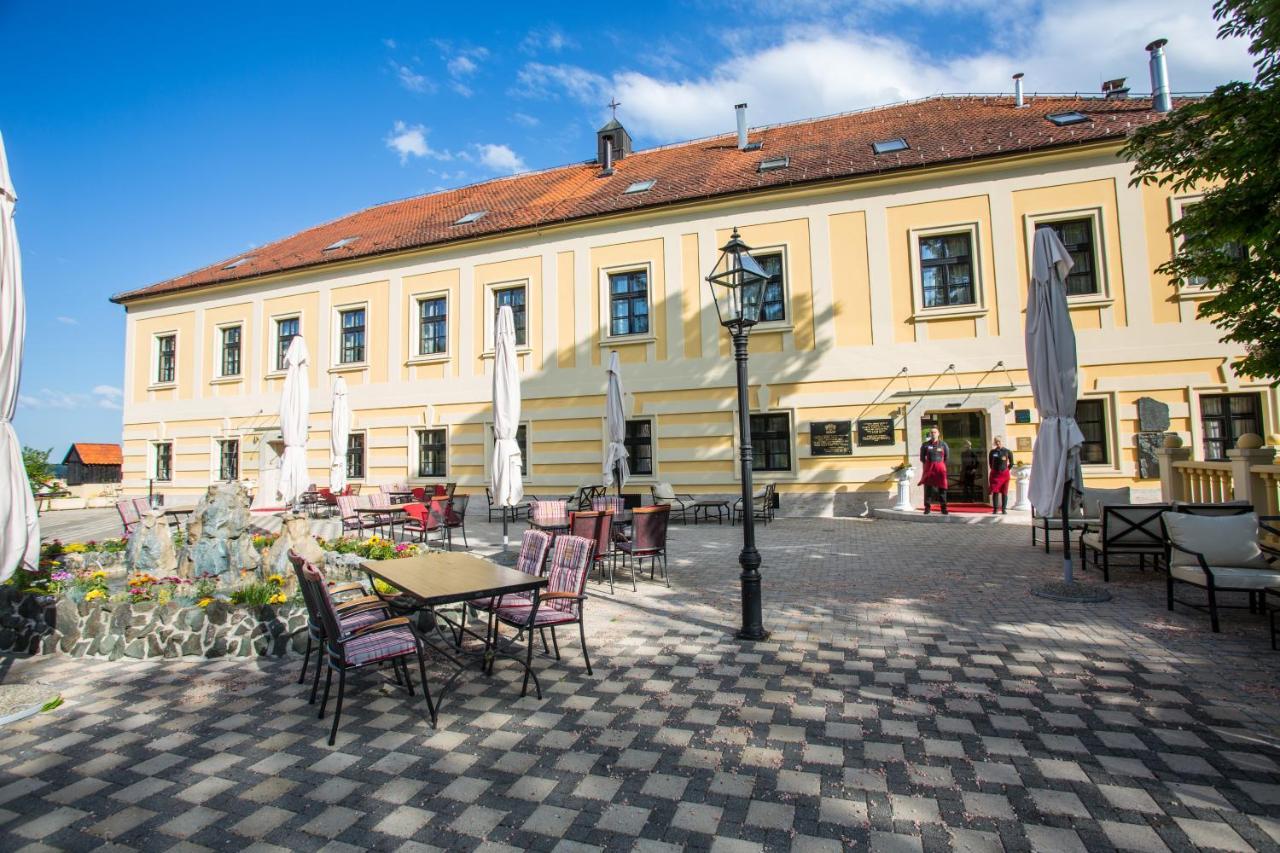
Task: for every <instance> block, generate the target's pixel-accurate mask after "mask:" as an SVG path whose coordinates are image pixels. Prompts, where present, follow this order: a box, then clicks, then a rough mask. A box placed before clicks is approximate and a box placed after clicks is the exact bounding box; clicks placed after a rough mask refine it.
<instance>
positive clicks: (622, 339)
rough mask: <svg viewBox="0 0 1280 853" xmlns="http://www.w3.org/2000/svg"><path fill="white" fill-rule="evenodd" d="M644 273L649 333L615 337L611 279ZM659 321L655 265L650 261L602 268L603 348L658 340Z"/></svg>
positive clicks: (601, 330)
mask: <svg viewBox="0 0 1280 853" xmlns="http://www.w3.org/2000/svg"><path fill="white" fill-rule="evenodd" d="M633 272H644V276H645V292H644V299H645V303H646V306H647V309H648V311H649V331H647V332H638V333H635V334H628V335H614V334H612V333H611V329H612V326H613V324H612V322H611V320H612V318H613V300H612V298H611V294H610V292H609V291H610V288H609V277H610V276H615V275H623V274H626V273H633ZM656 325H657V320H656V318H655V315H654V313H653V264H652V263H650V262H649V261H645V262H643V263H636V264H618V265H617V266H612V267H601V268H600V343H601V346H610V345H613V344H620V343H627V344H641V343H651V342H653V341H656V340H657V339H658V337H657V335H656V334H655V332H654V327H655V326H656Z"/></svg>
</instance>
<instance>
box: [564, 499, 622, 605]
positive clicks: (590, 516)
mask: <svg viewBox="0 0 1280 853" xmlns="http://www.w3.org/2000/svg"><path fill="white" fill-rule="evenodd" d="M569 533H570V534H572V535H573V536H581V537H582V538H584V539H590V540H591V541H592V542H594V543H595V548H594V549H593V550H592V552H591V564H592V566H599V567H600V574H601V575H605V574H606V573H607V575H608V580H609V594H610V595H612V594H613V568H612V560H613V541H612V540H613V513H612V512H571V513H569ZM606 560H608V561H610V566H609V568H608V569H607V572H606V568H605V561H606Z"/></svg>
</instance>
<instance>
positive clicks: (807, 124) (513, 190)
mask: <svg viewBox="0 0 1280 853" xmlns="http://www.w3.org/2000/svg"><path fill="white" fill-rule="evenodd" d="M1073 110H1074V111H1079V112H1081V113H1083V114H1084V115H1086V116H1088V118H1089V120H1088V121H1086V122H1082V123H1079V124H1073V125H1068V126H1062V127H1060V126H1058V125H1056V124H1054V123H1053V122H1050V121H1048V120H1047V119H1046V118H1045V116H1046V115H1049V114H1055V113H1061V112H1068V111H1073ZM1159 117H1160V116H1159V113H1156V112H1154V111H1153V110H1152V109H1151V102H1150V99H1148V98H1132V99H1128V100H1110V101H1108V100H1104V99H1102V98H1097V97H1092V98H1082V97H1076V96H1071V97H1043V96H1035V97H1032V98H1030V99H1029V105H1028V106H1027V107H1026V108H1024V109H1016V108H1015V107H1014V105H1013V99H1012V98H1009V97H979V96H964V97H948V96H940V97H934V98H928V99H925V100H922V101H913V102H908V103H902V104H894V105H891V106H886V107H878V108H875V109H870V110H864V111H861V112H856V113H848V114H845V115H838V116H832V117H829V118H820V119H812V120H807V121H801V122H794V123H791V124H784V125H774V126H772V127H766V128H761V129H757V130H753V131H752V132H751V141H752V142H762V143H763V146H762V148H761V149H760V150H758V151H749V152H744V151H738V150H737V148H736V147H735V142H736V139H735V136H734V134H732V133H728V134H724V135H721V136H715V137H711V138H708V139H702V140H697V141H694V142H685V143H680V144H676V145H669V146H665V147H662V148H652V149H649V150H645V151H638V152H636V153H634V154H632V155H631V156H629V157H627V158H625V159H623V160H620V161H618V162H617V163H616V164H615V169H614V174H613V175H612V176H611V177H608V178H601V177H599V173H600V167H599V165H598V164H596V163H594V162H583V163H575V164H572V165H569V166H562V167H558V168H554V169H547V170H545V171H541V172H530V173H526V174H522V175H515V176H513V177H511V178H503V179H498V180H493V181H487V182H485V183H481V184H475V185H472V186H467V187H460V188H458V189H454V190H445V191H442V192H436V193H431V194H429V195H423V196H417V197H415V198H409V199H404V200H403V201H395V202H389V203H387V204H380V205H377V206H375V207H370V208H368V209H366V210H362V211H360V212H358V213H353V214H351V215H350V216H345V217H342V218H340V219H336V220H334V221H332V222H329V223H326V224H324V225H320V226H317V227H315V228H311V229H309V230H306V231H302V232H300V233H298V234H295V235H293V236H292V237H286V238H285V239H283V240H278V241H276V242H274V243H270V244H267V245H265V246H262V247H260V248H258V249H254V250H253V251H252V252H249V253H247V255H238V256H236V257H233V258H228V259H226V260H224V261H219V262H218V263H216V264H212V265H211V266H207V267H205V268H203V269H200V270H196V271H195V272H191V273H187V274H186V275H182V276H178V277H177V278H172V279H169V280H168V281H162V282H159V283H158V284H153V285H151V286H149V287H144V288H141V289H138V290H131V291H128V292H125V293H121V294H118V295H116V296H114V297H112V299H113V301H116V302H125V301H128V300H130V299H136V298H138V297H142V296H151V295H156V294H165V293H175V292H178V291H183V290H188V289H191V288H198V287H202V286H205V285H210V284H215V283H220V282H228V281H237V280H243V279H251V278H255V277H257V276H262V275H267V274H270V273H277V272H282V271H285V270H295V269H302V268H306V267H314V266H319V265H322V264H325V263H330V262H333V261H339V260H348V259H351V258H364V257H373V256H376V255H381V254H387V253H391V252H398V251H403V250H407V249H415V248H421V247H426V246H438V245H444V244H447V243H451V242H457V241H462V240H468V239H473V238H476V237H482V236H487V235H493V234H499V233H502V232H505V231H514V230H518V229H523V228H530V227H535V226H545V225H549V224H552V223H562V222H569V221H573V220H578V219H586V218H590V217H593V216H600V215H604V214H612V213H619V212H624V211H629V210H642V209H648V208H655V207H661V206H664V205H670V204H675V203H678V202H687V201H692V200H697V199H706V198H712V197H716V196H726V195H732V194H736V193H745V192H751V191H752V190H760V189H766V188H771V187H782V186H790V185H796V184H806V183H815V182H820V181H830V180H836V179H841V178H850V177H857V176H870V175H875V174H881V173H886V172H894V171H900V170H906V169H911V168H918V167H921V166H930V165H937V164H943V163H957V162H963V161H967V160H976V159H981V158H989V157H995V156H1001V155H1008V154H1017V153H1021V152H1026V151H1034V150H1041V149H1050V148H1060V147H1063V146H1070V145H1078V144H1082V143H1088V142H1097V141H1102V140H1119V139H1122V138H1123V137H1125V136H1126V135H1128V134H1129V133H1131V132H1132V131H1133V130H1134V129H1135V128H1137V127H1139V126H1141V125H1144V124H1147V123H1149V122H1152V121H1155V120H1157V119H1158V118H1159ZM726 123H727V122H726ZM894 137H904V138H905V139H906V140H907V143H908V145H909V146H910V148H909V149H908V150H905V151H900V152H897V153H892V154H880V155H877V154H875V153H873V151H872V149H871V144H872V143H873V142H875V141H878V140H884V139H892V138H894ZM780 156H786V157H788V158H789V160H790V162H789V165H788V166H787V167H786V168H783V169H778V170H775V171H768V172H764V173H761V172H758V171H757V167H758V165H759V164H760V161H762V160H765V159H768V158H771V157H780ZM649 179H656V184H655V185H654V186H653V188H652V189H650V190H649V191H648V192H642V193H634V194H624V192H623V191H624V190H625V189H626V188H627V186H629V185H630V184H632V183H634V182H636V181H642V180H649ZM476 211H487V213H486V214H485V216H483V217H482V218H480V219H479V220H478V221H476V222H473V223H469V224H464V225H455V224H454V223H455V222H456V221H457V220H458V219H459V218H461V217H462V216H464V215H466V214H468V213H473V212H476ZM346 238H354V239H353V240H352V241H351V242H349V243H348V244H346V245H344V246H342V247H340V248H336V249H331V250H329V251H325V249H326V248H327V247H329V246H331V245H333V244H334V243H336V242H338V241H340V240H343V239H346ZM241 258H247V260H245V261H244V262H243V263H240V264H237V265H235V266H233V267H232V268H230V269H228V268H227V267H228V266H229V265H231V264H233V263H234V262H235V261H237V260H240V259H241Z"/></svg>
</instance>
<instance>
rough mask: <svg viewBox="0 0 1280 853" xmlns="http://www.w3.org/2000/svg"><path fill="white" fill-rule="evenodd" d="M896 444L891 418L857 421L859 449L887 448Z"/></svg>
mask: <svg viewBox="0 0 1280 853" xmlns="http://www.w3.org/2000/svg"><path fill="white" fill-rule="evenodd" d="M897 442H898V439H897V438H896V436H895V435H894V432H893V418H863V419H860V420H859V421H858V446H859V447H887V446H892V445H894V444H897Z"/></svg>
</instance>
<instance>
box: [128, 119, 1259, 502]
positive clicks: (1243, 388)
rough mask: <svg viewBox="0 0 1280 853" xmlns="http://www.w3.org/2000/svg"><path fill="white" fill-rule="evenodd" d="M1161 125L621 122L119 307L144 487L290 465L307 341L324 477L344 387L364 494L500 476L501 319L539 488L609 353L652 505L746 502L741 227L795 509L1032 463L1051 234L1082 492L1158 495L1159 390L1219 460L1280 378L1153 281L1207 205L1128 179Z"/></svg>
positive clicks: (557, 461) (135, 463)
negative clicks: (990, 455) (296, 344)
mask: <svg viewBox="0 0 1280 853" xmlns="http://www.w3.org/2000/svg"><path fill="white" fill-rule="evenodd" d="M1159 118H1160V113H1158V112H1155V111H1154V110H1153V109H1152V105H1151V102H1150V101H1149V100H1148V99H1125V98H1045V97H1034V98H1030V99H1028V101H1027V103H1026V105H1025V106H1022V107H1019V106H1017V105H1016V104H1015V103H1014V100H1013V99H1012V98H999V97H988V98H979V97H963V98H953V97H939V98H931V99H927V100H924V101H917V102H911V103H905V104H897V105H893V106H888V107H884V108H880V109H873V110H867V111H863V112H858V113H852V114H847V115H841V116H835V117H830V118H823V119H816V120H812V121H804V122H798V123H794V124H788V125H779V126H774V127H767V128H759V129H754V130H751V131H750V132H749V133H747V134H745V135H738V136H735V135H734V134H732V133H730V134H726V135H723V136H718V137H712V138H710V139H703V140H698V141H694V142H689V143H684V144H679V145H672V146H667V147H663V148H657V149H652V150H647V151H635V152H633V151H632V150H631V143H630V139H629V137H628V136H627V134H626V131H625V130H624V129H623V128H622V126H621V125H618V124H617V123H616V122H611V123H610V124H609V125H606V126H605V127H604V128H602V129H601V131H600V132H599V134H598V137H597V147H596V150H595V152H594V157H593V158H592V159H591V160H589V161H586V162H582V163H578V164H574V165H570V166H565V167H562V168H557V169H551V170H547V171H543V172H535V173H529V174H524V175H517V176H515V177H512V178H508V179H501V180H495V181H490V182H486V183H483V184H478V185H475V186H471V187H464V188H462V189H458V190H450V191H446V192H440V193H433V194H430V195H426V196H421V197H417V198H412V199H407V200H405V201H400V202H394V203H391V204H385V205H380V206H377V207H372V208H369V209H367V210H364V211H361V212H359V213H356V214H353V215H351V216H349V217H346V218H343V219H340V220H337V221H334V222H331V223H328V224H326V225H323V226H320V227H318V228H315V229H312V230H309V231H304V232H302V233H300V234H297V235H294V236H293V237H290V238H287V239H285V240H282V241H279V242H276V243H272V244H269V245H266V246H263V247H261V248H259V249H255V250H254V251H252V252H251V253H249V254H247V255H243V256H238V257H234V258H230V259H227V260H225V261H221V262H219V263H217V264H213V265H211V266H209V267H206V268H204V269H201V270H198V271H196V272H193V273H190V274H188V275H184V276H181V277H179V278H176V279H172V280H170V281H166V282H161V283H159V284H155V285H152V286H149V287H145V288H142V289H138V290H134V291H131V292H128V293H123V294H120V295H117V296H116V297H114V300H115V301H116V302H119V303H120V304H122V305H124V307H125V310H126V328H127V337H126V351H125V402H124V481H125V487H126V489H128V490H131V491H134V492H137V491H141V490H145V489H146V488H147V486H148V481H156V482H155V488H156V489H157V490H160V491H163V492H166V493H170V494H175V495H195V494H196V493H198V492H201V491H203V490H204V489H205V488H206V487H207V486H208V485H209V484H210V483H211V482H214V481H217V480H219V479H226V478H231V477H239V478H242V479H249V480H252V479H255V478H256V477H257V476H258V472H259V471H260V470H262V468H264V467H265V466H269V465H271V464H273V463H274V461H275V459H274V457H275V451H274V450H273V449H272V445H271V443H270V442H271V438H272V437H273V433H275V431H276V429H277V417H276V410H277V408H278V405H279V403H278V401H279V395H280V389H281V382H282V372H281V370H280V366H281V355H282V353H283V351H284V348H285V347H286V346H287V344H288V341H289V340H290V338H291V336H292V335H295V334H301V335H303V336H304V338H305V339H306V341H307V343H308V346H309V348H310V351H311V354H312V360H311V365H310V370H311V381H312V384H313V389H312V395H311V399H312V406H313V408H314V411H313V412H312V417H311V437H310V444H309V458H310V465H311V470H312V474H313V477H314V479H315V481H316V482H317V483H318V484H321V485H324V484H326V483H327V469H328V466H329V463H330V459H329V436H328V420H329V415H328V412H329V406H330V388H331V385H332V381H333V379H334V378H335V377H337V376H344V377H345V378H346V380H347V382H348V384H349V386H350V394H349V400H350V404H351V408H352V411H353V422H352V433H351V441H350V446H349V453H348V465H349V471H350V474H351V476H352V477H353V479H354V480H355V481H357V482H364V483H369V484H377V483H385V482H392V481H400V480H405V479H408V480H409V481H410V482H412V483H434V482H443V481H456V482H457V483H458V484H459V488H460V489H462V490H463V491H467V492H479V491H480V490H481V489H482V488H483V486H484V485H485V484H486V483H487V482H488V480H489V477H488V472H487V465H488V458H489V456H490V451H491V441H492V438H491V435H490V419H491V412H490V404H489V400H490V381H491V380H490V371H491V369H492V355H493V352H492V349H493V319H494V316H495V313H496V308H497V306H499V305H503V304H507V305H511V306H513V308H514V309H515V313H516V319H517V326H518V329H519V335H520V343H521V345H522V350H521V356H520V359H521V367H522V370H523V393H524V411H523V417H524V426H523V428H522V430H521V441H522V442H523V446H524V449H525V452H526V478H527V482H526V490H527V491H530V492H533V493H542V494H559V493H567V492H568V491H570V490H571V489H572V488H573V487H574V486H576V485H579V484H588V483H595V482H599V480H600V478H601V471H600V468H601V456H602V451H603V445H604V436H603V411H604V406H603V401H604V390H605V372H604V365H605V363H606V362H607V359H608V351H610V350H617V351H618V352H619V354H620V355H621V358H622V361H623V363H624V382H625V384H626V386H627V390H628V391H629V392H630V394H631V395H632V397H633V399H632V400H631V401H630V406H631V408H632V412H631V420H630V421H629V423H628V446H629V449H630V452H631V457H632V470H633V479H632V481H631V485H630V487H629V489H628V491H636V492H647V490H648V486H649V485H650V484H652V483H654V482H658V481H664V482H670V483H672V484H674V485H675V486H676V488H677V489H678V490H680V491H691V492H720V493H725V492H732V491H736V490H737V489H738V483H737V477H738V475H737V467H738V466H737V464H736V461H735V460H736V456H735V453H736V441H737V439H736V436H735V428H734V424H735V407H736V397H735V388H734V375H733V361H732V358H731V357H730V356H729V343H728V338H727V335H726V334H725V332H724V330H723V329H721V328H720V327H719V325H718V323H717V319H716V313H715V308H714V305H713V303H712V300H711V296H710V293H709V289H708V286H707V284H706V283H705V281H704V277H705V276H706V275H707V273H709V272H710V271H711V269H712V267H713V265H714V263H715V261H716V258H717V254H718V249H719V247H720V246H721V245H722V244H723V243H724V242H725V240H726V238H727V237H728V234H729V232H730V230H731V229H732V228H733V227H735V226H736V227H738V228H739V229H740V231H741V233H742V236H743V237H744V239H745V240H746V241H747V242H748V243H749V244H750V245H751V246H752V247H753V250H754V252H755V254H756V256H757V257H758V258H759V259H761V261H762V263H763V264H764V265H765V267H766V269H767V271H768V272H769V273H770V274H771V276H772V277H773V278H772V280H771V284H770V292H769V296H768V298H767V304H766V314H767V318H768V319H767V321H766V322H763V323H761V324H760V325H759V326H758V327H757V328H756V329H755V330H754V331H753V332H752V335H751V383H752V394H751V400H752V411H751V415H752V417H751V423H752V429H753V439H752V443H753V445H754V446H755V449H756V472H755V476H756V478H757V482H775V483H776V484H777V489H778V491H779V492H780V493H781V500H782V507H783V511H784V512H785V511H804V512H815V513H822V512H831V511H833V510H834V511H835V512H836V513H838V514H840V513H848V512H860V511H862V510H863V508H864V501H865V502H868V503H870V504H871V505H873V506H874V505H876V504H880V503H883V502H885V501H886V500H887V499H888V497H889V496H890V492H891V491H892V485H893V476H892V470H893V468H894V466H895V465H897V464H898V463H900V462H901V461H902V460H903V455H904V452H910V454H911V456H912V457H914V453H915V448H916V447H917V446H918V444H919V441H920V436H921V432H922V428H927V426H929V425H932V424H937V425H939V426H940V427H941V429H942V431H943V434H944V436H945V437H947V438H948V439H949V441H950V442H951V445H952V448H953V455H954V456H955V457H956V464H957V472H956V473H957V489H958V490H959V489H962V487H963V484H962V483H961V480H962V474H961V472H960V471H959V469H958V466H959V457H960V456H961V453H960V452H959V451H961V450H962V449H963V447H964V443H965V442H966V441H967V442H969V443H971V444H972V446H973V447H974V448H976V449H977V451H978V452H979V453H978V455H979V458H980V460H981V463H982V465H985V458H986V455H985V452H983V450H984V448H986V447H989V446H990V440H991V438H992V437H994V436H1002V437H1004V438H1005V439H1006V442H1007V444H1008V445H1009V446H1010V447H1011V448H1012V449H1013V450H1014V453H1015V456H1016V457H1017V460H1018V461H1019V462H1031V461H1032V460H1031V458H1030V457H1031V454H1030V450H1029V441H1030V439H1031V438H1032V436H1033V435H1034V433H1035V429H1036V423H1037V420H1038V418H1037V414H1036V412H1035V410H1034V406H1033V404H1032V400H1031V395H1030V391H1029V388H1028V385H1027V375H1026V370H1025V357H1024V354H1023V317H1024V311H1025V305H1026V293H1027V286H1026V282H1027V269H1028V265H1029V261H1030V251H1031V236H1032V233H1033V230H1034V229H1035V228H1036V227H1037V226H1040V225H1050V226H1052V227H1054V228H1056V229H1058V231H1059V233H1060V235H1061V236H1062V237H1063V239H1064V242H1065V243H1067V245H1068V247H1069V248H1070V249H1071V251H1072V254H1073V256H1074V257H1075V260H1076V267H1075V270H1074V271H1073V275H1072V276H1071V280H1070V281H1069V283H1068V284H1069V290H1070V292H1071V295H1070V304H1071V308H1072V317H1073V320H1074V321H1075V325H1076V329H1077V333H1078V340H1079V352H1080V360H1081V367H1082V376H1081V384H1080V388H1081V398H1082V400H1081V405H1080V410H1079V412H1078V415H1079V420H1080V421H1081V424H1082V428H1083V429H1084V431H1085V433H1086V436H1087V438H1088V441H1087V443H1086V447H1085V455H1086V461H1087V463H1088V464H1087V465H1086V467H1085V472H1086V478H1087V480H1088V483H1087V485H1096V486H1116V485H1133V486H1135V487H1136V488H1137V489H1139V490H1148V489H1149V490H1151V491H1152V492H1154V491H1156V490H1157V489H1158V473H1157V472H1156V470H1155V469H1154V467H1152V468H1151V469H1150V470H1146V466H1145V464H1144V465H1140V464H1139V457H1140V454H1139V450H1138V447H1139V441H1140V435H1141V434H1142V433H1143V432H1150V431H1151V430H1152V429H1155V428H1157V427H1153V426H1152V424H1151V423H1146V424H1139V420H1138V414H1137V401H1138V399H1139V398H1143V397H1146V398H1151V399H1153V400H1156V401H1159V402H1162V403H1164V404H1167V406H1168V413H1169V417H1170V426H1169V427H1168V429H1169V430H1170V431H1175V432H1178V433H1180V434H1181V435H1182V436H1183V438H1184V439H1185V440H1186V441H1187V442H1188V443H1189V444H1190V445H1192V446H1194V447H1196V448H1197V449H1198V450H1197V456H1200V455H1205V456H1207V457H1209V458H1214V457H1218V456H1221V454H1222V452H1223V451H1224V450H1225V449H1226V448H1227V447H1229V446H1230V439H1231V436H1232V435H1238V434H1239V433H1242V432H1246V431H1247V432H1259V433H1261V434H1263V435H1270V434H1272V433H1274V432H1276V431H1277V424H1276V420H1275V419H1276V417H1277V415H1276V411H1277V410H1276V405H1275V404H1276V398H1275V392H1274V391H1272V390H1271V389H1268V388H1267V387H1266V385H1265V383H1262V382H1258V381H1254V380H1251V379H1250V378H1248V377H1243V376H1237V375H1236V374H1235V373H1234V372H1233V371H1232V368H1231V361H1232V358H1233V356H1236V355H1238V354H1239V352H1238V350H1237V349H1235V348H1233V347H1231V346H1228V345H1224V344H1222V343H1220V342H1219V337H1220V333H1219V332H1218V331H1217V330H1216V329H1214V328H1213V327H1212V326H1211V325H1209V324H1208V323H1206V322H1204V321H1200V320H1197V319H1195V313H1196V306H1197V304H1198V300H1199V299H1201V298H1202V296H1203V290H1202V288H1199V287H1195V286H1191V285H1187V284H1185V283H1183V282H1179V281H1174V280H1170V279H1169V278H1167V277H1165V276H1161V275H1158V274H1156V273H1155V272H1154V269H1155V268H1156V267H1157V266H1159V265H1160V264H1161V263H1162V262H1163V261H1165V260H1166V259H1168V258H1169V257H1170V255H1171V253H1172V252H1173V251H1175V249H1176V247H1175V246H1174V245H1173V243H1172V242H1171V238H1170V236H1169V234H1168V232H1167V228H1168V226H1169V224H1170V222H1171V221H1172V220H1173V219H1174V218H1176V217H1178V216H1179V215H1181V211H1182V210H1183V209H1184V208H1185V207H1186V206H1187V205H1189V204H1192V203H1194V201H1195V197H1194V196H1185V197H1184V196H1171V195H1170V194H1169V193H1168V192H1167V191H1166V190H1163V189H1158V188H1153V187H1134V186H1131V184H1130V178H1131V169H1130V166H1129V164H1127V163H1126V162H1125V161H1124V160H1122V159H1120V158H1119V157H1118V156H1117V153H1118V151H1119V150H1120V148H1121V147H1122V145H1123V143H1124V141H1125V139H1126V136H1127V134H1128V133H1129V132H1131V131H1132V129H1133V128H1135V127H1138V126H1141V125H1144V124H1146V123H1149V122H1152V121H1157V120H1159ZM584 153H585V152H584ZM886 419H892V424H891V425H888V424H886ZM1157 426H1158V425H1157ZM886 427H888V428H886ZM846 434H848V435H849V439H848V440H845V439H844V438H843V436H844V435H846ZM813 436H817V437H818V438H817V441H816V442H815V441H813V440H811V439H812V437H813ZM1146 440H1150V437H1148V438H1147V439H1146ZM978 479H979V481H980V482H981V481H982V479H983V475H982V473H981V472H980V473H979V476H978ZM957 497H959V495H957ZM977 497H978V499H981V495H980V494H979V495H978V496H977Z"/></svg>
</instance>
